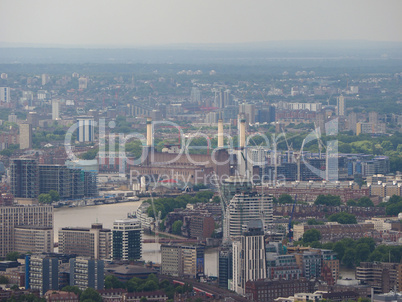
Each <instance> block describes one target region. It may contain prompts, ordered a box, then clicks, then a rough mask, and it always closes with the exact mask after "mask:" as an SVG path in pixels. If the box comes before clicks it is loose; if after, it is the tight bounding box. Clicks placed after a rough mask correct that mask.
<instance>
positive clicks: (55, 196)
mask: <svg viewBox="0 0 402 302" xmlns="http://www.w3.org/2000/svg"><path fill="white" fill-rule="evenodd" d="M49 195H50V198H51V199H52V202H53V201H59V200H60V195H59V192H57V191H56V190H50V191H49Z"/></svg>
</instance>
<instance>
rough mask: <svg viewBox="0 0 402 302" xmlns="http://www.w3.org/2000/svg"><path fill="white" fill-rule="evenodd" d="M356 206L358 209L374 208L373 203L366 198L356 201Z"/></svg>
mask: <svg viewBox="0 0 402 302" xmlns="http://www.w3.org/2000/svg"><path fill="white" fill-rule="evenodd" d="M357 206H359V207H374V203H373V201H372V200H371V199H370V198H368V197H367V196H363V197H362V198H360V199H359V200H358V201H357Z"/></svg>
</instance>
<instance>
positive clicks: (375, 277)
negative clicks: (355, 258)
mask: <svg viewBox="0 0 402 302" xmlns="http://www.w3.org/2000/svg"><path fill="white" fill-rule="evenodd" d="M356 279H357V280H359V281H360V282H361V283H362V284H367V285H369V286H371V287H373V288H374V293H376V294H379V293H388V292H390V291H391V290H394V289H395V290H396V291H398V292H399V291H402V264H400V263H387V262H361V263H360V266H358V267H357V268H356Z"/></svg>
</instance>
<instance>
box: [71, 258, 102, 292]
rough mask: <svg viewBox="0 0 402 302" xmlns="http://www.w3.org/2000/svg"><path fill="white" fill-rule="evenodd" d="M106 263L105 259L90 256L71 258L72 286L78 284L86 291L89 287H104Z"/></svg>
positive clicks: (99, 288) (98, 288)
mask: <svg viewBox="0 0 402 302" xmlns="http://www.w3.org/2000/svg"><path fill="white" fill-rule="evenodd" d="M104 271H105V264H104V262H103V260H95V259H91V258H89V257H77V258H71V259H70V286H77V287H78V288H79V289H80V290H82V291H84V290H85V289H87V288H88V287H90V288H93V289H96V290H101V289H103V288H104V279H105V272H104Z"/></svg>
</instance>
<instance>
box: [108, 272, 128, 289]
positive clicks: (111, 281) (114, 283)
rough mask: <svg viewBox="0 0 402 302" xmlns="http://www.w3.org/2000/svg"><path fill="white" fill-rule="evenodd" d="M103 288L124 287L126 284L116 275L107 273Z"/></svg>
mask: <svg viewBox="0 0 402 302" xmlns="http://www.w3.org/2000/svg"><path fill="white" fill-rule="evenodd" d="M105 288H106V289H110V288H126V286H125V284H124V283H123V282H121V281H120V280H119V279H118V278H117V277H116V276H114V275H108V276H106V277H105Z"/></svg>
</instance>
